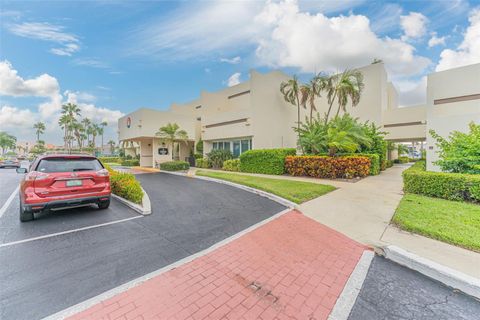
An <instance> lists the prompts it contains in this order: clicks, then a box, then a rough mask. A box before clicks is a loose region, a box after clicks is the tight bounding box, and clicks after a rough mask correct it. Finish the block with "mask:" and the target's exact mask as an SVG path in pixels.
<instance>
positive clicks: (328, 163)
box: [285, 156, 371, 179]
mask: <svg viewBox="0 0 480 320" xmlns="http://www.w3.org/2000/svg"><path fill="white" fill-rule="evenodd" d="M370 166H371V162H370V158H368V157H365V156H340V157H328V156H287V157H286V158H285V169H286V171H287V173H288V174H290V175H292V176H308V177H315V178H328V179H336V178H346V179H351V178H356V177H365V176H368V175H369V174H370Z"/></svg>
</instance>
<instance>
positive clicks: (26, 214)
mask: <svg viewBox="0 0 480 320" xmlns="http://www.w3.org/2000/svg"><path fill="white" fill-rule="evenodd" d="M32 220H33V212H31V211H25V208H24V207H23V205H22V201H21V200H20V221H21V222H27V221H32Z"/></svg>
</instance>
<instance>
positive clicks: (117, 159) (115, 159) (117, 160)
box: [98, 157, 122, 163]
mask: <svg viewBox="0 0 480 320" xmlns="http://www.w3.org/2000/svg"><path fill="white" fill-rule="evenodd" d="M98 160H100V161H101V162H102V163H120V162H121V161H122V159H120V157H99V158H98Z"/></svg>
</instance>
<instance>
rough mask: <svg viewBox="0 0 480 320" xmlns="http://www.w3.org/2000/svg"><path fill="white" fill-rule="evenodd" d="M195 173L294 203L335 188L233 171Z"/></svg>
mask: <svg viewBox="0 0 480 320" xmlns="http://www.w3.org/2000/svg"><path fill="white" fill-rule="evenodd" d="M197 175H199V176H206V177H211V178H216V179H222V180H227V181H231V182H235V183H238V184H243V185H245V186H248V187H252V188H256V189H260V190H263V191H266V192H270V193H273V194H275V195H277V196H280V197H282V198H285V199H288V200H290V201H293V202H295V203H302V202H305V201H308V200H311V199H314V198H316V197H319V196H321V195H324V194H326V193H328V192H330V191H333V190H335V187H332V186H328V185H324V184H318V183H311V182H302V181H292V180H283V179H270V178H262V177H254V176H248V175H241V174H235V173H224V172H210V171H197Z"/></svg>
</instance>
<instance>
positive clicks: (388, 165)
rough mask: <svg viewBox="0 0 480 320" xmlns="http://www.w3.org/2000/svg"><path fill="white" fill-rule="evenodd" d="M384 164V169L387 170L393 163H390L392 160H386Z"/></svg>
mask: <svg viewBox="0 0 480 320" xmlns="http://www.w3.org/2000/svg"><path fill="white" fill-rule="evenodd" d="M385 164H386V167H387V168H391V167H393V161H392V160H387V161H386V162H385Z"/></svg>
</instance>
